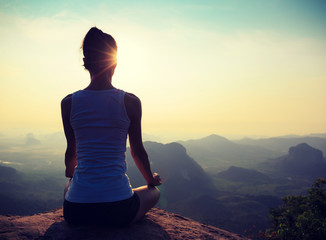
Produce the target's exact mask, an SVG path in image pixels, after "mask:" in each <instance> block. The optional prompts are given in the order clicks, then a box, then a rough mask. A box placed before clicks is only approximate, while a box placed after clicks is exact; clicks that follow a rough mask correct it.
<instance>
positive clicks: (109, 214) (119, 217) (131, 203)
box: [63, 193, 140, 227]
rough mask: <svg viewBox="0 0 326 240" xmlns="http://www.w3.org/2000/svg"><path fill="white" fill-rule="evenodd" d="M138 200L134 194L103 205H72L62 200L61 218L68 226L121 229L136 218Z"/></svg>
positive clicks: (72, 203)
mask: <svg viewBox="0 0 326 240" xmlns="http://www.w3.org/2000/svg"><path fill="white" fill-rule="evenodd" d="M139 206H140V200H139V197H138V195H137V194H136V193H134V195H133V196H132V197H130V198H128V199H125V200H121V201H117V202H104V203H74V202H69V201H67V200H64V203H63V216H64V219H65V220H66V221H67V222H68V223H70V224H77V225H80V224H96V225H108V226H112V227H123V226H127V225H128V224H130V223H131V221H132V220H133V219H134V218H135V217H136V215H137V212H138V209H139Z"/></svg>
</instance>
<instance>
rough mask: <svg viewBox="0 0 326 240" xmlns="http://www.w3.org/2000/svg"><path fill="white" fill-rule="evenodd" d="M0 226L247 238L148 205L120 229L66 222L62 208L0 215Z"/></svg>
mask: <svg viewBox="0 0 326 240" xmlns="http://www.w3.org/2000/svg"><path fill="white" fill-rule="evenodd" d="M0 228H1V234H0V238H1V239H3V240H23V239H39V240H41V239H43V240H45V239H56V240H64V239H70V240H77V239H78V240H86V239H92V240H104V239H110V240H118V239H119V240H124V239H125V240H127V239H142V240H156V239H157V240H172V239H175V240H177V239H180V240H181V239H189V240H190V239H216V240H232V239H233V240H247V238H245V237H243V236H241V235H238V234H234V233H230V232H228V231H225V230H222V229H219V228H216V227H213V226H210V225H206V224H202V223H199V222H196V221H194V220H192V219H189V218H186V217H183V216H181V215H178V214H173V213H168V212H166V211H164V210H161V209H158V208H153V209H151V210H150V211H149V212H148V213H147V214H146V217H145V218H143V219H142V220H141V221H139V222H137V223H135V224H133V225H131V226H129V227H126V228H120V229H113V228H108V227H105V226H102V227H101V226H69V225H68V224H67V223H66V222H65V221H64V220H63V216H62V209H57V210H54V211H51V212H47V213H42V214H37V215H33V216H25V217H20V216H10V217H8V216H0Z"/></svg>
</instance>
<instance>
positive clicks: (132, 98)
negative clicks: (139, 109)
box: [124, 92, 141, 105]
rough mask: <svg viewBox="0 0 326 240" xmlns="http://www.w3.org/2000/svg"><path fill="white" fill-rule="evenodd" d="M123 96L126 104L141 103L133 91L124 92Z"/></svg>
mask: <svg viewBox="0 0 326 240" xmlns="http://www.w3.org/2000/svg"><path fill="white" fill-rule="evenodd" d="M124 98H125V103H126V104H131V105H139V104H141V102H140V99H139V98H138V97H137V96H136V95H135V94H133V93H129V92H126V93H125V97H124Z"/></svg>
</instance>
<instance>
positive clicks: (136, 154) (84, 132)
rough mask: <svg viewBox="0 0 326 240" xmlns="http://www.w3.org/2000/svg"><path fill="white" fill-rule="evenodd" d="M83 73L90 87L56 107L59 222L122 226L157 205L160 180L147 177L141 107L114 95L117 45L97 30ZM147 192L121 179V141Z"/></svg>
mask: <svg viewBox="0 0 326 240" xmlns="http://www.w3.org/2000/svg"><path fill="white" fill-rule="evenodd" d="M82 48H83V54H84V59H83V60H84V67H85V68H86V69H87V70H88V71H89V73H90V78H91V82H90V84H89V85H88V86H87V87H86V88H85V89H83V90H79V91H77V92H74V93H73V94H69V95H68V96H66V97H65V98H64V99H63V100H62V102H61V112H62V121H63V127H64V132H65V136H66V139H67V150H66V153H65V165H66V177H68V178H70V180H68V182H67V185H66V188H65V193H64V206H63V209H64V211H63V213H64V218H65V220H66V221H67V222H68V223H73V224H88V223H91V224H106V225H110V226H118V227H119V226H126V225H129V224H131V223H134V222H136V221H138V220H139V219H140V218H141V217H143V216H144V215H145V213H146V212H147V211H148V210H149V209H151V208H152V207H153V206H154V205H155V204H156V203H157V202H158V200H159V197H160V192H159V190H158V189H157V187H155V186H158V185H160V184H161V179H160V176H159V175H158V174H156V173H154V174H152V171H151V168H150V164H149V160H148V156H147V153H146V151H145V149H144V146H143V142H142V136H141V115H142V112H141V102H140V100H139V98H137V97H136V96H135V95H133V94H131V93H126V92H124V91H122V90H119V89H116V88H115V87H113V85H112V81H111V80H112V76H113V74H114V70H115V67H116V64H117V63H116V55H117V45H116V42H115V40H114V39H113V37H112V36H111V35H109V34H106V33H103V32H102V31H101V30H99V29H98V28H96V27H93V28H91V29H90V30H89V31H88V33H87V34H86V36H85V38H84V41H83V45H82ZM127 135H128V136H129V143H130V149H131V154H132V157H133V159H134V161H135V163H136V165H137V167H138V169H139V170H140V172H141V173H142V175H143V176H144V178H145V180H146V182H147V186H142V187H139V188H136V189H132V187H131V185H130V183H129V178H128V176H127V175H126V162H125V152H126V140H127Z"/></svg>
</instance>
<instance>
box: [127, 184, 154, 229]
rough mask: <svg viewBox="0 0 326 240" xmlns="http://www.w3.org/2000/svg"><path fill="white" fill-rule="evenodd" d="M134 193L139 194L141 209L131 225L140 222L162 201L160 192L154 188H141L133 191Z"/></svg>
mask: <svg viewBox="0 0 326 240" xmlns="http://www.w3.org/2000/svg"><path fill="white" fill-rule="evenodd" d="M133 191H134V192H135V193H137V195H138V197H139V200H140V207H139V209H138V212H137V215H136V217H135V218H134V220H132V222H131V223H134V222H137V221H138V220H140V219H141V218H142V217H143V216H144V215H145V213H147V212H148V211H149V210H150V209H151V208H152V207H154V206H155V204H156V203H157V202H158V200H159V199H160V190H158V188H157V187H154V186H141V187H138V188H135V189H133Z"/></svg>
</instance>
